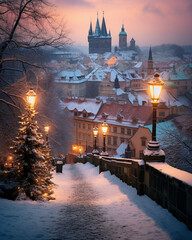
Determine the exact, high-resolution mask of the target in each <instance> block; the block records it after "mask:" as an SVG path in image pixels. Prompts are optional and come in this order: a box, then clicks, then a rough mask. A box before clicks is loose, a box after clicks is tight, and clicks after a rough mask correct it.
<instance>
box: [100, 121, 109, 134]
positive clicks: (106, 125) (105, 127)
mask: <svg viewBox="0 0 192 240" xmlns="http://www.w3.org/2000/svg"><path fill="white" fill-rule="evenodd" d="M101 127H102V132H103V135H106V133H107V130H108V124H107V123H106V122H104V123H103V124H102V126H101Z"/></svg>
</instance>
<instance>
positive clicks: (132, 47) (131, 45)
mask: <svg viewBox="0 0 192 240" xmlns="http://www.w3.org/2000/svg"><path fill="white" fill-rule="evenodd" d="M129 49H130V50H135V39H134V38H132V39H131V41H130V47H129Z"/></svg>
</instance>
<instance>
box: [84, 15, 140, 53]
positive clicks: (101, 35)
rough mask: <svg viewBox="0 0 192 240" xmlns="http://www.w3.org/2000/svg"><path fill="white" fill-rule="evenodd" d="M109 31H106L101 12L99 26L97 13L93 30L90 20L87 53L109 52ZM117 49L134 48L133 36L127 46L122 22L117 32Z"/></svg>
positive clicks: (110, 39)
mask: <svg viewBox="0 0 192 240" xmlns="http://www.w3.org/2000/svg"><path fill="white" fill-rule="evenodd" d="M111 41H112V38H111V32H110V30H109V32H108V33H107V27H106V24H105V17H104V12H103V20H102V25H101V27H100V24H99V19H98V13H97V22H96V26H95V31H93V27H92V22H90V28H89V34H88V42H89V53H100V54H102V53H105V52H111ZM116 48H117V47H116ZM117 49H119V50H120V51H127V50H135V49H136V46H135V40H134V38H132V39H131V41H130V46H129V47H128V46H127V33H126V32H125V28H124V24H123V25H122V28H121V32H120V33H119V48H117Z"/></svg>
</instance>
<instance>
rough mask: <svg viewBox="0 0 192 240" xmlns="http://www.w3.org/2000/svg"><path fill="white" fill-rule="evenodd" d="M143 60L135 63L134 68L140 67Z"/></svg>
mask: <svg viewBox="0 0 192 240" xmlns="http://www.w3.org/2000/svg"><path fill="white" fill-rule="evenodd" d="M142 64H143V62H138V63H137V64H135V66H134V68H140V67H141V66H142Z"/></svg>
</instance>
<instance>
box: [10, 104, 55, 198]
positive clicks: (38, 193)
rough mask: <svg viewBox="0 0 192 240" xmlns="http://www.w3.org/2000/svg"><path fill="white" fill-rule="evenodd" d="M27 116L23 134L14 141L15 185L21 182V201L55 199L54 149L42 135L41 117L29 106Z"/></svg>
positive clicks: (20, 122) (22, 130) (21, 125)
mask: <svg viewBox="0 0 192 240" xmlns="http://www.w3.org/2000/svg"><path fill="white" fill-rule="evenodd" d="M25 110H26V111H25V113H24V114H22V116H20V121H19V125H20V128H19V132H18V135H17V137H16V139H15V141H14V147H13V150H14V154H15V161H14V168H15V171H14V177H13V179H14V181H16V182H18V189H19V192H18V193H19V194H18V197H17V199H20V198H23V197H24V198H30V199H32V200H50V199H53V197H52V196H51V195H52V194H53V183H52V181H51V178H52V173H51V170H52V166H51V156H50V149H49V147H48V145H46V144H45V143H44V141H43V139H42V135H41V134H40V133H39V132H38V125H37V121H35V120H34V117H35V115H36V114H37V113H36V112H35V110H34V109H33V108H31V107H30V106H27V107H26V109H25Z"/></svg>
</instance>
